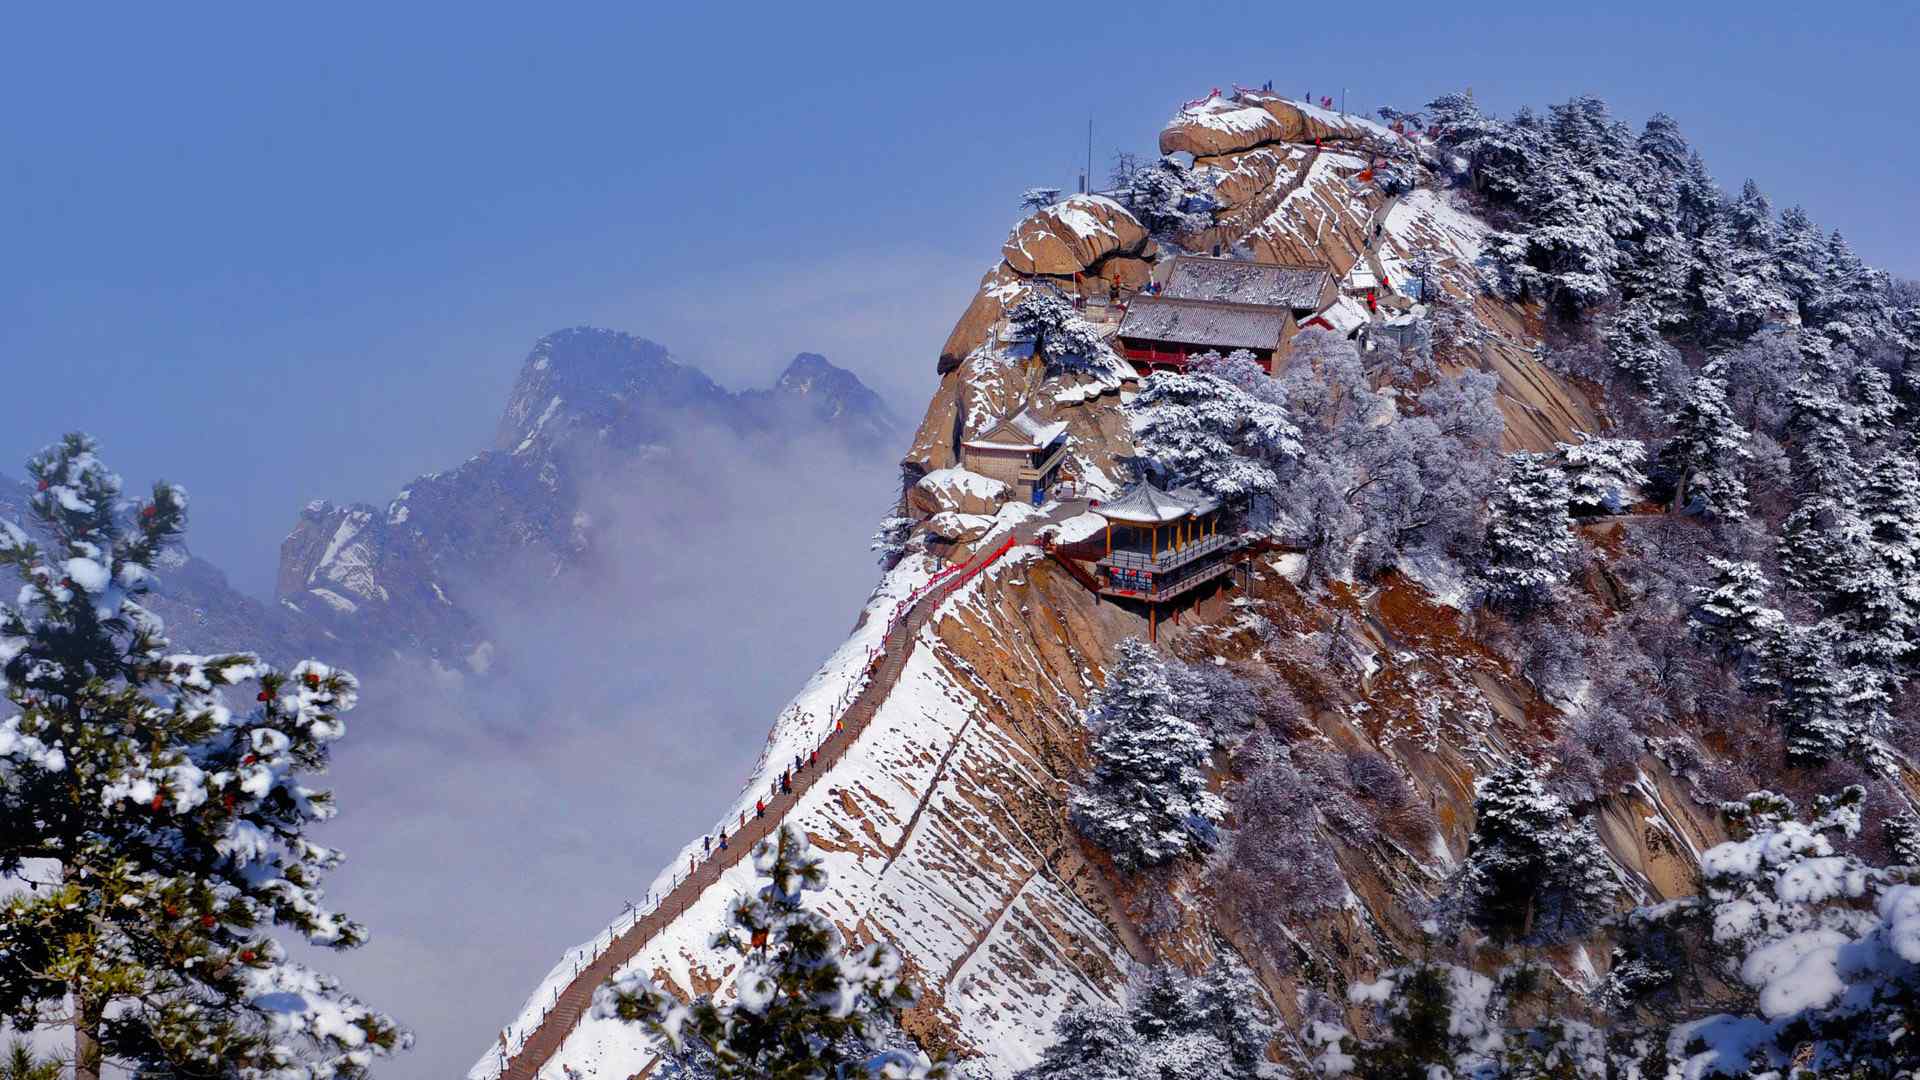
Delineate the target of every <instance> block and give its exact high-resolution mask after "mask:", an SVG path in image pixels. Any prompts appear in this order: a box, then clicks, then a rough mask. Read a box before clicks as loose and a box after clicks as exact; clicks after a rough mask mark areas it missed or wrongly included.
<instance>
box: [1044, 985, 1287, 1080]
mask: <svg viewBox="0 0 1920 1080" xmlns="http://www.w3.org/2000/svg"><path fill="white" fill-rule="evenodd" d="M1257 994H1258V990H1257V988H1256V987H1255V985H1254V982H1253V979H1252V977H1251V975H1250V974H1249V973H1248V972H1247V970H1246V968H1245V967H1244V966H1242V965H1241V964H1239V963H1238V962H1237V961H1235V960H1234V959H1232V958H1231V957H1228V956H1222V957H1221V958H1219V959H1217V960H1215V961H1214V963H1213V964H1212V965H1210V966H1209V967H1208V968H1207V970H1206V971H1205V972H1204V973H1202V974H1201V975H1199V976H1198V977H1194V978H1189V977H1187V976H1185V975H1182V974H1181V973H1180V972H1178V971H1176V970H1174V969H1172V968H1164V967H1161V968H1151V969H1149V970H1147V971H1146V972H1145V973H1144V974H1142V975H1141V976H1139V977H1138V978H1136V979H1135V980H1134V984H1133V986H1132V988H1131V990H1130V992H1129V994H1128V1003H1127V1008H1126V1010H1125V1011H1124V1012H1122V1011H1120V1010H1118V1009H1113V1008H1110V1007H1107V1006H1104V1005H1091V1006H1081V1007H1079V1008H1075V1009H1071V1010H1069V1011H1068V1012H1067V1013H1066V1014H1065V1015H1063V1016H1062V1017H1061V1018H1060V1022H1059V1024H1058V1025H1057V1027H1056V1030H1055V1034H1056V1036H1057V1041H1056V1042H1055V1043H1054V1044H1053V1045H1052V1046H1050V1047H1048V1049H1047V1051H1046V1053H1045V1054H1043V1055H1042V1056H1041V1059H1040V1063H1039V1064H1038V1065H1036V1066H1034V1067H1033V1068H1031V1069H1028V1070H1026V1071H1025V1072H1022V1073H1021V1074H1020V1080H1262V1078H1267V1077H1273V1078H1276V1080H1277V1078H1279V1077H1283V1076H1285V1073H1284V1071H1282V1070H1280V1069H1279V1068H1278V1067H1277V1066H1275V1065H1273V1064H1271V1063H1269V1062H1268V1061H1267V1059H1266V1053H1267V1044H1268V1042H1270V1041H1271V1040H1272V1039H1273V1036H1274V1032H1275V1030H1276V1029H1275V1027H1274V1025H1273V1021H1272V1020H1271V1019H1269V1017H1268V1015H1267V1012H1266V1010H1265V1009H1264V1008H1262V1006H1261V1004H1260V1002H1259V1001H1258V999H1257Z"/></svg>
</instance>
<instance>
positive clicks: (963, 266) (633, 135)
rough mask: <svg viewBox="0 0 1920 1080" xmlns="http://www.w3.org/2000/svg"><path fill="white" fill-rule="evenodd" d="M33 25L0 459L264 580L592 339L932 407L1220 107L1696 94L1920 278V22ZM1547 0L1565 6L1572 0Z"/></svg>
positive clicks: (1890, 14) (4, 285) (1122, 19)
mask: <svg viewBox="0 0 1920 1080" xmlns="http://www.w3.org/2000/svg"><path fill="white" fill-rule="evenodd" d="M1512 7H1514V5H1499V9H1500V10H1498V12H1497V13H1492V12H1475V11H1473V10H1471V9H1470V7H1468V6H1463V5H1442V4H1431V3H1428V4H1420V5H1408V6H1400V5H1393V4H1381V3H1373V4H1355V5H1349V6H1348V8H1347V10H1349V11H1351V14H1348V15H1345V16H1343V15H1342V14H1341V13H1342V10H1343V9H1342V7H1341V6H1339V5H1316V6H1312V7H1307V8H1301V7H1287V8H1284V9H1283V8H1280V7H1276V6H1274V5H1271V4H1249V5H1223V6H1217V7H1211V8H1209V7H1205V6H1203V5H1170V4H1164V3H1155V4H1149V5H1141V6H1138V7H1130V6H1128V5H1125V4H1117V3H1108V4H1101V5H1085V6H1079V7H1076V6H1074V5H1063V6H1057V7H1049V8H1045V9H1035V8H1033V7H1031V6H1029V5H993V4H969V5H965V6H960V5H910V4H888V5H879V6H871V7H853V6H843V5H830V4H829V5H818V4H813V5H799V4H780V5H766V6H761V5H754V4H731V5H664V4H634V3H622V4H600V5H539V6H537V7H535V6H529V5H498V4H463V5H457V6H455V5H356V4H334V5H326V6H324V7H320V8H305V9H298V10H296V9H290V8H287V7H285V6H284V5H264V6H262V5H246V6H242V5H230V6H218V7H216V6H212V5H189V6H186V7H182V6H180V5H170V6H166V7H153V6H133V5H127V6H123V7H120V8H119V9H118V10H111V9H108V8H100V7H86V8H75V7H72V6H71V5H65V6H63V5H33V6H30V7H26V8H19V9H16V10H15V11H13V12H12V13H11V15H10V17H9V24H10V25H9V33H8V35H7V37H8V39H9V47H8V48H7V49H6V56H5V61H4V63H0V92H3V93H4V94H5V98H6V100H7V101H8V102H9V103H10V107H9V109H8V116H7V118H6V120H5V121H4V122H0V123H4V135H3V136H0V221H3V222H4V225H3V226H0V355H4V356H5V357H6V367H7V369H8V374H9V378H8V382H7V392H6V393H5V394H4V395H0V469H5V470H6V471H8V472H10V473H14V474H15V475H17V474H18V462H19V461H20V459H21V458H22V457H23V456H24V455H25V454H26V453H27V452H29V451H30V450H32V449H34V448H36V447H38V446H39V445H41V444H42V443H44V442H45V441H47V440H48V439H50V438H52V437H53V436H54V435H56V434H57V433H59V432H60V431H61V430H63V429H67V428H72V427H76V426H78V427H85V428H88V429H91V430H94V431H96V432H97V433H99V434H101V435H103V436H104V437H105V438H106V440H107V445H108V448H109V450H110V451H111V452H112V455H113V459H114V460H116V461H118V462H120V463H121V464H122V466H123V467H124V468H125V470H126V471H127V472H129V473H130V474H132V477H130V478H133V477H137V478H139V479H141V480H142V481H144V480H145V479H146V478H147V477H148V476H149V474H151V473H153V472H156V471H163V472H165V473H166V474H167V475H168V476H169V477H170V478H173V479H176V480H179V481H181V482H183V483H186V484H187V485H188V486H189V488H190V489H191V490H192V491H194V492H195V493H196V495H197V498H198V506H197V511H198V515H197V520H198V527H197V528H196V530H195V536H196V541H195V544H196V547H197V548H198V549H199V550H201V551H202V552H203V553H206V554H209V555H211V556H213V557H214V558H215V559H216V561H218V562H220V563H222V564H223V565H225V566H226V567H227V568H228V569H229V571H230V572H231V573H233V574H234V575H235V577H236V579H237V580H238V581H239V582H240V583H241V584H243V585H244V586H246V587H248V588H250V589H252V590H254V591H264V590H265V589H266V588H267V587H268V586H269V583H270V580H271V579H270V574H271V566H272V561H273V558H274V548H275V545H276V544H277V543H278V540H279V538H280V537H281V535H283V533H284V531H285V529H286V528H287V527H288V526H289V524H290V523H291V521H292V519H293V515H294V513H295V511H296V510H297V508H298V507H299V505H300V504H301V503H302V502H304V501H305V500H307V499H308V498H312V497H317V496H323V495H324V496H330V497H333V498H336V499H352V498H365V499H372V500H379V499H382V498H384V497H386V496H388V495H390V494H391V493H392V492H393V491H394V490H395V489H397V488H398V487H399V486H400V485H401V484H402V483H404V482H405V481H406V480H407V479H409V478H410V477H411V476H412V475H414V474H416V473H418V472H421V471H424V470H428V469H431V468H434V467H437V466H442V465H446V464H449V463H452V462H456V461H458V460H460V459H462V458H464V457H465V456H467V455H468V454H470V453H472V452H474V451H476V450H478V449H480V448H481V447H482V446H483V445H485V440H486V439H487V438H488V436H489V434H490V432H491V429H492V424H493V421H494V417H495V414H496V413H497V410H498V408H499V404H500V402H501V400H502V398H503V395H504V393H505V390H506V388H507V386H508V385H509V383H510V382H511V379H512V376H513V373H514V371H515V369H516V367H517V364H518V362H519V360H520V358H521V357H522V356H523V355H524V354H525V351H526V349H527V346H528V345H529V343H530V342H531V341H532V339H533V338H535V337H536V336H538V335H539V334H541V333H543V332H545V331H547V330H550V329H554V328H556V327H560V326H566V325H572V324H576V323H583V322H594V323H601V324H608V325H613V326H616V327H619V328H621V329H626V330H630V331H633V332H635V333H639V334H642V335H645V336H650V337H654V338H656V339H658V340H661V341H662V342H664V343H666V344H667V345H669V346H670V347H672V348H674V349H675V350H676V351H677V352H678V353H679V354H680V355H682V356H683V357H685V358H687V359H689V360H693V361H695V362H698V363H700V364H701V365H702V366H705V367H707V368H708V369H709V370H710V371H711V372H712V373H713V374H715V375H716V377H719V378H721V379H722V381H725V382H729V383H731V384H735V385H739V384H743V383H748V382H762V381H765V380H766V379H768V378H770V377H771V375H772V374H773V373H774V372H775V371H777V370H778V368H779V366H780V364H781V363H782V362H783V361H784V360H785V359H786V358H787V357H788V356H790V355H791V354H792V353H793V352H795V351H799V350H802V349H809V350H817V351H821V352H824V353H826V354H827V355H828V356H829V357H831V358H832V359H834V360H836V361H838V362H840V363H842V364H845V365H847V366H850V367H853V368H855V369H856V370H858V371H859V372H860V373H861V374H862V375H863V376H865V377H867V378H868V379H869V380H870V381H871V382H873V383H874V384H875V385H876V386H877V387H879V388H880V389H881V390H882V391H883V392H885V393H887V394H888V395H889V396H890V397H891V398H893V399H894V400H895V401H896V403H897V404H898V405H900V406H901V408H902V410H903V411H904V412H907V413H909V414H914V413H917V411H918V408H919V405H920V395H921V394H923V393H924V392H925V391H926V390H927V389H928V388H929V387H930V386H931V357H932V356H933V353H934V351H935V349H936V348H937V347H938V345H939V342H940V339H941V338H942V337H943V336H944V333H945V331H946V329H947V327H948V326H949V325H950V323H951V320H952V319H953V318H954V317H955V316H956V315H957V313H958V311H959V308H960V305H961V304H962V303H963V302H964V301H965V299H966V297H967V294H968V293H969V291H970V289H971V287H972V284H973V281H974V280H975V278H977V276H978V274H979V272H980V271H981V270H983V269H984V268H985V267H986V265H987V263H988V262H989V261H990V260H991V258H992V257H993V253H994V250H995V247H996V246H997V244H998V243H999V241H1000V239H1001V238H1002V237H1003V235H1004V232H1005V230H1006V229H1007V227H1008V226H1009V225H1010V224H1011V222H1012V219H1013V217H1014V206H1015V197H1016V196H1017V194H1018V192H1019V191H1020V189H1022V188H1023V187H1026V186H1028V185H1030V184H1040V183H1052V184H1058V185H1062V186H1067V185H1070V184H1071V183H1072V181H1073V176H1074V169H1075V163H1076V162H1078V161H1079V160H1080V159H1081V157H1082V155H1083V153H1084V150H1083V146H1082V139H1083V136H1084V130H1085V126H1086V122H1087V119H1088V117H1089V114H1091V117H1092V119H1093V122H1094V128H1095V158H1096V168H1098V167H1099V166H1100V162H1102V161H1104V160H1105V159H1106V158H1107V157H1108V156H1109V154H1110V153H1111V152H1112V151H1113V150H1114V149H1116V148H1118V147H1127V148H1132V149H1135V150H1148V149H1150V148H1151V146H1152V143H1153V139H1154V135H1155V132H1156V131H1157V129H1158V125H1159V124H1160V123H1161V121H1163V120H1164V119H1165V118H1166V116H1167V115H1169V114H1170V112H1171V111H1172V110H1173V109H1174V108H1175V107H1176V106H1177V104H1178V103H1179V102H1180V101H1181V100H1182V99H1184V98H1187V97H1191V96H1194V95H1196V94H1199V93H1201V92H1204V91H1205V90H1206V89H1207V88H1208V87H1209V86H1213V85H1226V84H1228V83H1230V82H1232V81H1234V80H1240V81H1242V82H1254V81H1262V80H1265V79H1268V78H1273V79H1275V80H1277V83H1278V85H1279V86H1280V87H1282V88H1284V89H1288V90H1293V91H1298V92H1306V91H1308V90H1311V91H1313V92H1314V93H1316V94H1317V93H1335V92H1338V91H1339V90H1340V89H1341V88H1343V87H1344V88H1346V89H1347V91H1348V100H1349V101H1350V102H1352V103H1353V104H1354V106H1355V107H1359V106H1369V107H1370V106H1372V105H1375V104H1378V103H1382V102H1388V103H1395V104H1400V105H1414V104H1418V103H1420V102H1424V101H1426V100H1428V99H1429V98H1431V97H1432V96H1433V95H1434V94H1435V93H1437V92H1439V91H1442V90H1445V89H1448V88H1453V87H1457V86H1460V85H1465V84H1470V85H1472V86H1473V88H1474V90H1475V92H1476V94H1477V95H1478V97H1479V98H1480V99H1481V100H1482V102H1484V103H1485V104H1486V105H1488V106H1489V107H1492V108H1495V109H1498V110H1500V111H1507V110H1509V109H1511V108H1512V107H1513V106H1515V105H1518V104H1521V103H1524V102H1536V103H1538V102H1547V101H1552V100H1558V99H1563V98H1565V97H1567V96H1569V95H1571V94H1574V93H1578V92H1584V91H1591V92H1595V93H1598V94H1601V95H1603V96H1605V97H1607V98H1608V99H1609V100H1610V101H1612V102H1613V103H1614V104H1615V106H1616V108H1617V109H1618V111H1619V112H1620V113H1621V114H1622V115H1624V116H1626V117H1628V118H1630V119H1631V120H1633V121H1634V122H1636V123H1637V122H1638V121H1639V120H1640V119H1642V118H1644V116H1645V115H1646V114H1647V113H1648V112H1650V111H1652V110H1654V109H1657V108H1664V109H1666V110H1667V111H1669V112H1672V113H1673V114H1674V115H1676V116H1677V117H1678V118H1679V119H1680V122H1681V124H1682V125H1683V127H1684V129H1685V130H1686V131H1687V133H1688V134H1689V135H1690V136H1691V137H1692V138H1693V139H1694V140H1695V141H1696V142H1697V144H1698V145H1699V146H1701V147H1702V148H1703V149H1704V151H1705V152H1706V154H1707V156H1708V160H1709V162H1710V163H1711V164H1712V166H1713V168H1714V171H1715V173H1716V174H1717V175H1718V176H1719V177H1720V178H1721V180H1722V182H1723V183H1728V184H1733V185H1736V186H1737V184H1738V182H1739V180H1740V179H1742V178H1743V177H1745V176H1748V175H1753V176H1755V177H1757V178H1759V179H1760V181H1761V183H1762V185H1763V186H1764V187H1765V188H1766V189H1767V190H1768V191H1769V192H1770V193H1772V194H1773V196H1774V197H1775V199H1776V202H1777V203H1779V204H1780V205H1783V206H1784V205H1786V204H1787V203H1790V202H1793V201H1801V202H1804V203H1805V204H1807V205H1808V207H1809V208H1810V209H1811V210H1812V211H1813V213H1814V215H1815V217H1816V219H1817V220H1819V221H1821V222H1823V223H1827V224H1830V225H1838V226H1840V227H1841V228H1843V229H1844V230H1845V231H1846V232H1847V233H1848V234H1849V235H1850V236H1851V237H1852V239H1853V241H1854V242H1855V244H1856V246H1858V247H1859V248H1860V249H1861V250H1862V251H1863V252H1864V253H1866V254H1867V255H1868V256H1869V257H1870V258H1872V259H1873V260H1875V261H1876V262H1878V263H1880V264H1882V265H1885V266H1887V267H1889V268H1891V269H1893V270H1895V271H1898V272H1904V273H1906V274H1909V275H1913V274H1920V256H1916V254H1915V246H1916V242H1920V219H1916V217H1915V216H1914V215H1911V214H1907V213H1902V212H1899V209H1898V208H1900V207H1910V206H1911V205H1913V203H1914V201H1915V196H1916V194H1920V190H1917V184H1916V180H1915V177H1916V175H1920V168H1917V167H1916V166H1920V161H1916V154H1917V153H1920V151H1916V150H1915V148H1914V141H1913V139H1912V138H1911V133H1912V131H1913V129H1914V125H1913V122H1912V110H1913V107H1914V103H1913V99H1912V96H1911V93H1910V84H1909V82H1908V79H1909V76H1910V74H1911V70H1910V69H1911V59H1912V56H1913V55H1914V50H1915V48H1916V46H1920V33H1916V31H1917V30H1920V23H1917V22H1916V18H1917V17H1916V15H1915V13H1914V8H1913V7H1912V6H1906V5H1896V4H1882V5H1875V4H1868V5H1850V6H1849V8H1848V13H1847V17H1844V18H1809V17H1807V9H1806V8H1804V7H1803V6H1793V7H1789V6H1787V5H1768V4H1764V3H1762V4H1755V3H1751V2H1745V3H1738V4H1735V3H1724V2H1709V3H1699V4H1691V5H1679V4H1672V3H1644V4H1643V3H1622V4H1615V5H1607V6H1606V10H1600V9H1601V7H1602V6H1601V5H1581V6H1580V7H1581V10H1577V11H1541V10H1532V11H1528V12H1526V13H1513V12H1511V11H1509V10H1506V9H1510V8H1512ZM1529 7H1532V8H1538V7H1540V6H1539V5H1531V6H1529Z"/></svg>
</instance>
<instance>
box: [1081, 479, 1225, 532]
mask: <svg viewBox="0 0 1920 1080" xmlns="http://www.w3.org/2000/svg"><path fill="white" fill-rule="evenodd" d="M1219 508H1220V502H1219V500H1217V499H1213V498H1210V497H1209V496H1207V495H1204V494H1202V493H1200V492H1198V491H1195V490H1194V489H1192V488H1180V489H1177V490H1174V491H1161V490H1160V489H1159V488H1157V487H1154V486H1153V485H1152V484H1150V483H1148V482H1147V481H1144V480H1142V481H1141V482H1139V483H1137V484H1135V485H1134V486H1133V487H1131V488H1128V489H1127V490H1126V491H1125V492H1123V493H1121V495H1120V496H1119V497H1118V498H1115V499H1112V500H1110V501H1108V502H1106V503H1103V504H1102V505H1100V506H1096V507H1093V508H1092V510H1093V512H1094V513H1096V514H1099V515H1100V516H1101V517H1103V518H1106V519H1107V520H1108V521H1111V522H1118V523H1121V524H1125V525H1167V524H1171V523H1173V522H1176V521H1179V520H1181V519H1183V518H1188V517H1194V516H1197V515H1200V514H1206V513H1211V512H1212V511H1214V510H1218V509H1219Z"/></svg>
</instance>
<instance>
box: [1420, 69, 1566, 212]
mask: <svg viewBox="0 0 1920 1080" xmlns="http://www.w3.org/2000/svg"><path fill="white" fill-rule="evenodd" d="M1427 112H1428V114H1429V116H1430V117H1431V119H1430V122H1429V127H1430V128H1431V130H1432V131H1433V132H1434V135H1435V138H1436V139H1437V140H1438V142H1439V143H1440V145H1441V146H1442V147H1443V148H1445V149H1447V150H1449V151H1451V152H1452V153H1454V154H1458V155H1459V156H1460V157H1461V158H1463V159H1464V160H1465V161H1466V162H1467V177H1468V181H1469V182H1470V183H1471V184H1472V185H1473V188H1474V190H1476V191H1479V192H1481V193H1483V194H1485V195H1486V196H1487V197H1488V198H1490V199H1493V200H1494V201H1496V202H1501V203H1511V202H1513V201H1515V200H1517V199H1518V198H1519V197H1520V195H1521V193H1522V192H1523V191H1525V190H1526V187H1527V184H1528V182H1529V180H1530V178H1531V177H1532V174H1533V172H1534V170H1535V169H1536V168H1538V167H1539V163H1540V158H1541V156H1542V154H1543V153H1544V148H1543V146H1542V143H1543V142H1544V139H1543V138H1542V136H1541V133H1540V129H1539V127H1538V126H1537V125H1536V124H1534V123H1531V122H1528V121H1531V115H1530V114H1529V115H1528V116H1526V117H1523V118H1522V120H1521V121H1519V122H1515V123H1507V122H1504V121H1501V120H1497V119H1494V118H1492V117H1489V116H1487V115H1485V114H1484V113H1482V112H1481V111H1480V109H1479V107H1478V106H1476V105H1475V104H1474V103H1473V96H1472V95H1471V94H1462V93H1451V94H1442V95H1441V96H1439V97H1438V98H1435V99H1434V100H1433V101H1432V102H1430V103H1428V105H1427Z"/></svg>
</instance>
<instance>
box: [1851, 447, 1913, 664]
mask: <svg viewBox="0 0 1920 1080" xmlns="http://www.w3.org/2000/svg"><path fill="white" fill-rule="evenodd" d="M1860 501H1861V510H1862V517H1863V518H1864V520H1865V523H1866V527H1867V539H1866V545H1867V550H1868V552H1869V553H1870V557H1869V567H1870V573H1871V577H1870V579H1869V581H1868V582H1867V586H1866V589H1865V595H1864V596H1863V597H1862V598H1861V603H1860V613H1859V616H1858V617H1857V620H1856V621H1857V624H1858V630H1857V632H1858V633H1859V634H1860V635H1861V636H1862V637H1863V638H1864V639H1866V647H1865V650H1864V651H1865V652H1866V654H1867V655H1869V656H1870V657H1871V658H1872V659H1873V660H1874V661H1875V662H1876V663H1878V664H1879V665H1880V666H1881V667H1883V668H1885V669H1887V670H1889V671H1892V670H1894V669H1896V668H1897V667H1899V666H1900V665H1904V664H1910V663H1911V662H1912V661H1913V660H1914V654H1915V651H1916V649H1920V446H1916V445H1915V444H1914V443H1913V442H1911V441H1909V442H1908V443H1907V444H1906V445H1903V446H1894V447H1891V448H1889V449H1887V450H1885V451H1883V452H1882V453H1881V454H1880V455H1879V457H1877V458H1876V459H1875V460H1874V462H1873V463H1872V464H1871V465H1870V466H1869V467H1868V469H1867V475H1866V478H1865V483H1864V484H1863V486H1862V488H1861V491H1860Z"/></svg>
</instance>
